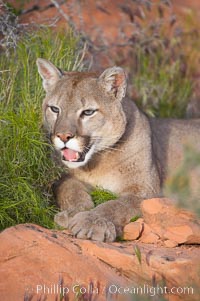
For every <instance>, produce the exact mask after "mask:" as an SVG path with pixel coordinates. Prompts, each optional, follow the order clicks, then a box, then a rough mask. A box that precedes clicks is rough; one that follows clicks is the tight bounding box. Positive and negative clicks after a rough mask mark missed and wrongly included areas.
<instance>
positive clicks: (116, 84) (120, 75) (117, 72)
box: [99, 67, 127, 101]
mask: <svg viewBox="0 0 200 301" xmlns="http://www.w3.org/2000/svg"><path fill="white" fill-rule="evenodd" d="M99 82H100V83H101V85H102V86H103V88H104V89H105V90H106V91H107V92H111V93H113V95H114V96H115V97H116V98H117V99H119V100H120V101H121V100H122V98H123V97H124V96H125V94H126V86H127V76H126V73H125V71H124V70H123V69H122V68H120V67H112V68H108V69H106V70H105V71H104V72H103V73H102V74H101V75H100V77H99Z"/></svg>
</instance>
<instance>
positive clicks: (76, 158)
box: [61, 146, 91, 162]
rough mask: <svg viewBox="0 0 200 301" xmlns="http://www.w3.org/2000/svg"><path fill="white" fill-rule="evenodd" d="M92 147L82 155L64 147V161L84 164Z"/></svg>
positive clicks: (62, 151)
mask: <svg viewBox="0 0 200 301" xmlns="http://www.w3.org/2000/svg"><path fill="white" fill-rule="evenodd" d="M90 148H91V146H90V147H87V148H86V149H85V150H84V151H83V152H82V153H80V152H77V151H75V150H73V149H70V148H67V147H64V148H63V149H62V150H61V153H62V160H64V161H69V162H83V161H84V160H85V156H86V154H87V153H88V152H89V150H90Z"/></svg>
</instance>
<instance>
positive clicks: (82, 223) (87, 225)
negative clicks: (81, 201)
mask: <svg viewBox="0 0 200 301" xmlns="http://www.w3.org/2000/svg"><path fill="white" fill-rule="evenodd" d="M69 229H70V230H71V231H72V233H73V234H74V235H75V236H76V237H77V238H82V239H91V240H96V241H114V240H115V238H116V230H115V226H114V224H113V223H112V222H110V221H108V220H107V219H105V218H102V217H99V216H98V215H97V214H95V213H94V212H91V211H84V212H79V213H77V214H76V215H75V216H74V217H73V218H72V219H70V221H69Z"/></svg>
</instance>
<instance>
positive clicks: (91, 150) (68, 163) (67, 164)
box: [62, 145, 95, 168]
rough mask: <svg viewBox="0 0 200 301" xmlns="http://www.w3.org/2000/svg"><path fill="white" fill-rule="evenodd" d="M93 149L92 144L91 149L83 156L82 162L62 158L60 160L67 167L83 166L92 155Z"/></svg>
mask: <svg viewBox="0 0 200 301" xmlns="http://www.w3.org/2000/svg"><path fill="white" fill-rule="evenodd" d="M94 149H95V146H94V145H92V147H91V149H90V150H89V152H88V153H87V154H86V156H85V160H84V161H82V162H73V161H72V162H70V161H65V160H62V162H63V164H65V165H66V166H67V167H69V168H78V167H81V166H84V165H85V164H86V163H87V162H88V161H89V160H90V158H91V157H92V155H93V154H94Z"/></svg>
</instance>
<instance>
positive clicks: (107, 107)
mask: <svg viewBox="0 0 200 301" xmlns="http://www.w3.org/2000/svg"><path fill="white" fill-rule="evenodd" d="M37 65H38V71H39V73H40V75H41V77H42V79H43V87H44V89H45V91H46V97H45V99H44V102H43V118H44V125H45V127H46V128H47V130H48V132H49V134H50V137H51V141H52V143H53V144H54V147H55V148H56V149H57V151H58V152H59V153H60V155H61V159H62V162H63V163H64V164H65V165H67V166H68V167H69V168H76V167H80V166H84V165H85V164H86V163H87V162H88V161H89V160H90V158H92V156H93V154H94V153H97V152H99V151H102V150H105V149H107V148H109V147H112V146H113V145H115V143H116V142H117V141H118V140H119V139H120V138H121V136H122V135H123V133H124V131H125V127H126V118H125V114H124V111H123V109H122V103H121V101H122V99H123V98H124V96H125V91H126V75H125V73H124V71H123V69H121V68H119V67H113V68H108V69H106V70H105V71H104V72H103V73H102V74H101V75H100V76H97V75H96V74H95V73H89V72H88V73H87V72H62V71H61V70H59V69H58V68H56V67H55V66H54V65H53V64H52V63H51V62H49V61H47V60H44V59H38V60H37Z"/></svg>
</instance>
